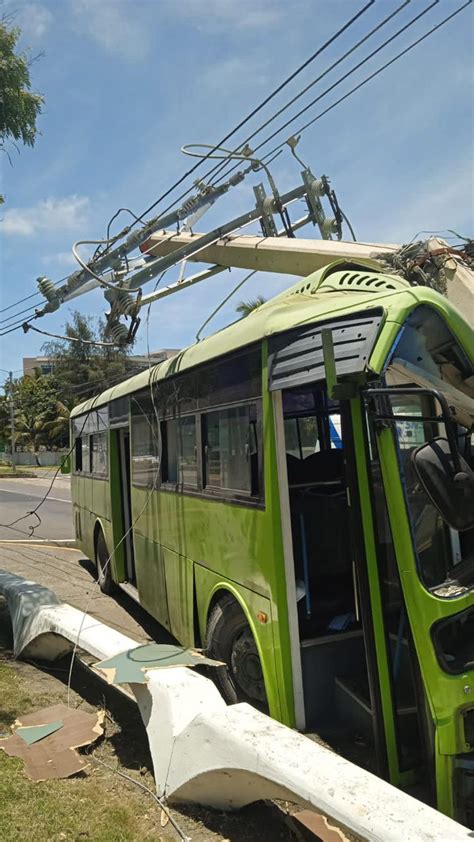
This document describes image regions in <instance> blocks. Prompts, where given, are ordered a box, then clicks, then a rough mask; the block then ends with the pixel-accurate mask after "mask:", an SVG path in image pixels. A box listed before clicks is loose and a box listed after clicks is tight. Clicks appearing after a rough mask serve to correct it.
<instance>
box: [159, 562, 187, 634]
mask: <svg viewBox="0 0 474 842" xmlns="http://www.w3.org/2000/svg"><path fill="white" fill-rule="evenodd" d="M161 552H162V556H163V562H164V572H165V581H166V595H167V599H168V613H169V628H170V631H171V634H173V635H174V636H175V637H176V639H177V640H179V642H180V643H182V644H183V646H194V622H193V579H194V574H193V563H192V561H191V560H190V559H188V558H185V557H184V556H182V555H179V554H178V553H175V552H173V550H169V549H168V548H167V547H162V548H161Z"/></svg>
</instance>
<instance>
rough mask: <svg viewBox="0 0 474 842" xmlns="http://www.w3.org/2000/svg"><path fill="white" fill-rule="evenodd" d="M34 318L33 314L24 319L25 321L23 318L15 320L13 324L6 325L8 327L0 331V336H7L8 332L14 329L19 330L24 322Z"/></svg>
mask: <svg viewBox="0 0 474 842" xmlns="http://www.w3.org/2000/svg"><path fill="white" fill-rule="evenodd" d="M34 318H35V316H32V317H31V318H30V319H26V321H25V319H20V321H19V322H16V323H15V324H14V325H8V326H7V327H8V328H9V329H7V328H5V329H4V330H3V331H2V333H0V337H1V336H8V334H9V333H13V332H14V331H15V330H20V328H21V327H23V325H24V324H29V323H30V322H32V321H33V319H34Z"/></svg>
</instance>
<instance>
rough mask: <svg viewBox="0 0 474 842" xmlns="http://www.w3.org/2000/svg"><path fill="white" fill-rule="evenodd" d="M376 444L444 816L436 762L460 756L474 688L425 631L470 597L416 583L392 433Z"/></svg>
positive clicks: (445, 798)
mask: <svg viewBox="0 0 474 842" xmlns="http://www.w3.org/2000/svg"><path fill="white" fill-rule="evenodd" d="M378 444H379V454H380V462H381V466H382V476H383V480H384V486H385V493H386V498H387V505H388V509H389V515H390V520H391V524H392V533H393V542H394V546H395V552H396V555H397V559H398V563H399V572H400V579H401V585H402V589H403V594H404V598H405V602H406V606H407V613H408V617H409V620H410V624H411V628H412V633H413V639H414V643H415V648H416V652H417V655H418V659H419V663H420V670H421V674H422V677H423V683H424V687H425V689H426V694H427V699H428V703H429V706H430V711H431V715H432V717H433V722H434V726H435V744H436V749H437V755H436V779H437V791H438V799H439V800H438V805H439V809H441V810H443V811H444V812H449V811H450V809H451V808H450V806H449V805H450V804H451V805H452V799H453V795H452V785H453V781H452V776H451V770H452V764H450V763H448V762H447V760H446V759H444V760H443V759H442V757H445V758H446V756H448V755H451V756H453V755H456V754H461V753H463V752H465V751H466V748H467V747H466V744H465V741H464V733H463V728H462V710H463V708H465V707H466V701H467V696H466V692H465V689H464V688H465V687H466V686H471V687H472V686H474V670H470V671H469V672H466V673H464V674H462V675H448V674H447V673H445V672H444V671H443V670H442V669H441V667H440V666H439V663H438V660H437V658H436V654H435V651H434V646H433V643H432V640H431V635H430V629H431V626H432V625H433V623H434V622H435V621H436V620H439V619H441V618H442V617H448V616H451V615H453V614H456V613H458V612H460V611H462V610H463V609H465V608H468V607H469V606H471V605H472V604H473V601H474V597H473V594H472V591H471V592H467V593H465V594H463V595H462V596H459V597H455V598H452V599H449V600H447V599H442V598H440V597H437V596H435V595H434V594H433V593H430V592H429V591H427V590H426V589H425V588H424V587H423V585H422V584H421V581H420V577H419V575H418V572H417V567H416V558H415V552H414V547H413V540H412V535H411V529H410V523H409V518H408V512H407V508H406V504H405V497H404V494H403V488H402V484H401V480H400V468H399V465H398V459H397V454H396V449H395V442H394V439H393V436H392V431H391V430H389V429H385V430H382V431H381V432H380V434H379V437H378ZM473 755H474V752H473ZM440 799H441V800H440Z"/></svg>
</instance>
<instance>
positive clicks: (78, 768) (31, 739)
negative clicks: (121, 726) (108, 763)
mask: <svg viewBox="0 0 474 842" xmlns="http://www.w3.org/2000/svg"><path fill="white" fill-rule="evenodd" d="M104 716H105V714H104V712H103V711H100V712H99V711H97V712H96V713H85V712H84V711H81V710H75V709H74V708H68V707H67V706H66V705H53V706H52V707H49V708H43V709H42V710H37V711H35V712H34V713H30V714H28V715H27V716H23V717H22V718H21V720H20V719H18V720H17V721H16V722H14V724H13V725H12V730H13V734H12V736H11V737H8V738H7V739H5V740H0V749H2V750H3V751H4V752H5V754H8V755H9V756H10V757H19V758H21V759H22V760H24V761H25V772H26V774H27V775H28V776H29V777H30V778H31V779H32V780H33V781H46V780H50V779H51V778H69V777H70V776H71V775H76V774H77V773H78V772H83V771H84V770H85V769H86V768H87V766H88V765H89V764H88V763H87V762H86V761H85V760H84V759H83V758H82V757H81V756H80V755H79V754H78V753H77V751H76V750H75V749H77V748H79V747H81V746H86V745H90V744H91V743H93V742H95V740H97V739H98V737H100V736H101V735H102V734H103V733H104V729H103V721H104ZM48 726H49V728H50V730H49V732H48V730H47V729H48ZM51 728H53V730H51ZM22 731H23V733H20V732H22ZM25 732H28V736H27V737H26V736H25Z"/></svg>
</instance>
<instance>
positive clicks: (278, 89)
mask: <svg viewBox="0 0 474 842" xmlns="http://www.w3.org/2000/svg"><path fill="white" fill-rule="evenodd" d="M374 3H375V0H369V2H367V3H366V4H365V5H364V6H363V7H362V8H361V9H359V10H358V11H357V12H356V13H355V14H354V15H352V17H351V18H349V20H348V21H347V22H346V23H345V24H344V25H343V26H341V27H340V28H339V29H338V30H337V31H336V32H335V33H334V34H333V35H332V36H331V37H330V38H328V39H327V40H326V41H325V42H324V43H323V44H322V45H321V47H319V48H318V49H317V50H316V51H315V52H314V53H312V55H311V56H309V58H307V59H306V60H305V61H304V62H303V63H302V64H300V65H299V66H298V67H297V68H296V70H294V71H293V72H292V73H290V75H289V76H287V77H286V78H285V79H284V80H283V82H281V83H280V84H279V85H277V87H276V88H274V90H273V91H271V93H270V94H268V96H266V97H265V98H264V99H263V100H262V101H261V102H260V103H259V104H258V105H257V106H256V107H255V108H253V109H252V110H251V111H250V112H249V113H248V114H247V115H246V117H244V118H243V119H242V120H241V121H240V122H239V123H238V124H237V125H236V126H234V128H233V129H231V131H230V132H227V134H226V135H224V137H222V138H221V140H219V141H218V142H217V143H216V145H215V146H214V147H213V149H214V151H216V150H217V149H219V147H220V146H222V145H223V144H224V143H226V142H227V141H228V140H229V139H230V138H231V137H232V136H233V135H234V134H235V133H236V132H238V131H239V130H240V129H241V128H242V127H243V126H244V125H245V124H246V123H248V122H249V121H250V120H251V119H252V118H253V117H255V115H256V114H258V113H259V112H260V111H261V110H262V109H263V108H264V107H265V106H266V105H268V103H269V102H271V101H272V99H274V98H275V97H276V96H277V95H278V94H279V93H280V92H281V91H282V90H283V89H284V88H286V86H287V85H289V84H290V83H291V82H292V81H293V79H295V78H296V77H297V76H298V75H299V74H300V73H302V72H303V70H305V68H306V67H308V65H310V64H311V63H312V62H313V61H314V60H315V59H316V58H317V57H318V56H320V55H321V54H322V53H323V52H324V51H325V50H326V49H327V48H328V47H330V46H331V44H333V43H334V42H335V41H336V40H337V39H338V38H340V36H341V35H342V34H343V33H344V32H345V31H346V30H348V29H349V28H350V27H351V26H352V25H353V24H354V23H355V22H356V21H357V20H359V18H360V17H362V15H364V14H365V12H367V11H368V9H369V8H370V7H371V6H373V5H374ZM205 160H206V158H203V159H202V160H199V161H197V162H196V163H195V164H194V165H193V166H192V167H190V168H189V169H188V170H187V171H186V172H185V173H184V174H183V175H182V176H181V177H180V178H178V179H177V180H176V181H175V182H174V184H172V185H171V187H169V188H168V189H167V190H166V191H165V192H164V193H162V195H161V196H159V198H158V199H156V200H155V201H154V202H153V203H152V204H151V205H150V206H149V207H148V208H147V209H146V210H144V211H143V212H142V213H141V214H140V215H139V216H138V218H137V220H136V221H135V223H134V224H136V222H142V221H143V219H144V217H145V216H147V215H148V214H149V213H150V212H151V211H152V210H154V208H155V207H156V206H157V205H158V204H159V203H160V202H162V201H163V199H166V198H167V196H169V195H170V194H171V193H172V192H173V191H174V190H175V189H176V188H177V187H179V185H180V184H182V183H183V182H184V181H185V180H186V179H187V178H188V177H189V176H190V175H192V174H193V173H194V172H196V170H197V169H198V167H200V166H202V164H203V163H204V161H205ZM188 193H189V190H187V191H186V192H185V193H184V196H186V195H187V194H188ZM180 198H183V196H181V197H180ZM176 201H180V199H177V200H176ZM173 204H175V203H173ZM165 212H166V211H164V213H165Z"/></svg>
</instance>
